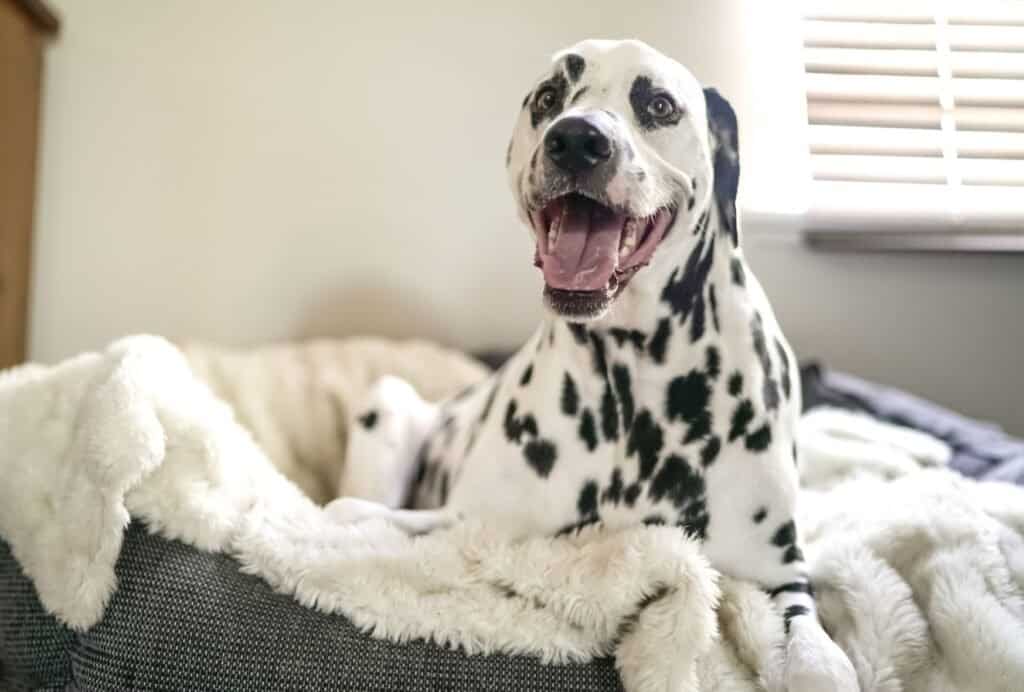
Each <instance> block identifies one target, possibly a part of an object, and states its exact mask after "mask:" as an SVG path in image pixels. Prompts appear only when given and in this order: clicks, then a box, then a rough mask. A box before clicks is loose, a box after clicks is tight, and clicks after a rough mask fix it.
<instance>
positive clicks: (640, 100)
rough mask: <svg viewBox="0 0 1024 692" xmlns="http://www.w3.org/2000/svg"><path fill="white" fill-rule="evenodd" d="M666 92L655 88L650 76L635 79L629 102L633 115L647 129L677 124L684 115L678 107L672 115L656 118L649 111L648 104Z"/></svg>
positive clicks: (630, 89)
mask: <svg viewBox="0 0 1024 692" xmlns="http://www.w3.org/2000/svg"><path fill="white" fill-rule="evenodd" d="M662 93H665V92H663V91H661V90H659V89H656V88H654V84H653V83H652V82H651V78H650V77H646V76H644V75H640V76H639V77H637V78H636V79H634V80H633V86H631V87H630V88H629V103H630V105H631V106H633V115H634V116H635V117H636V121H637V122H638V123H639V124H640V127H642V128H644V129H645V130H653V129H655V128H658V127H666V126H671V125H675V124H676V123H678V122H679V120H680V119H681V118H682V117H683V113H682V111H681V110H680V109H678V108H677V109H676V110H675V111H674V112H673V113H672V114H671V115H670V116H668V117H665V118H655V117H654V116H653V115H651V114H650V113H649V112H648V111H647V105H648V104H649V103H650V102H651V99H653V98H654V97H655V96H658V95H660V94H662Z"/></svg>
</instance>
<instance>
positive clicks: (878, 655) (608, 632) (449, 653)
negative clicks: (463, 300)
mask: <svg viewBox="0 0 1024 692" xmlns="http://www.w3.org/2000/svg"><path fill="white" fill-rule="evenodd" d="M801 425H802V426H803V430H802V439H803V440H804V443H803V447H802V449H801V457H802V459H803V465H802V471H801V472H802V476H803V478H804V482H805V485H806V486H807V488H808V489H807V491H806V492H805V495H804V498H805V500H804V502H803V505H802V508H801V517H800V519H801V522H802V523H801V526H803V527H804V530H805V533H806V542H807V553H808V557H809V559H810V562H811V565H812V578H813V579H814V580H815V583H816V584H817V587H818V598H819V602H820V607H821V614H822V617H823V620H824V621H825V624H826V626H827V627H828V629H829V631H830V633H831V634H832V636H833V637H834V638H835V639H836V641H837V642H838V643H839V644H840V646H842V647H843V648H844V649H845V650H846V651H847V653H848V654H849V655H850V658H851V660H852V661H853V663H854V665H855V667H856V669H857V672H858V676H859V677H860V680H861V684H862V686H863V687H864V688H865V689H885V690H900V689H936V690H939V689H949V690H954V689H964V690H967V689H970V690H1007V691H1008V690H1014V689H1019V687H1020V681H1021V680H1024V595H1022V588H1024V490H1022V489H1020V488H1016V487H1014V486H1012V485H1010V484H1005V483H996V482H985V483H979V482H975V481H972V480H968V479H965V478H963V477H961V476H959V475H957V474H954V473H952V472H950V471H948V470H946V469H944V468H942V466H943V465H944V464H945V462H946V461H947V459H948V456H949V448H948V446H946V445H945V444H943V443H941V442H939V441H938V440H936V439H934V438H932V437H927V436H923V435H921V434H919V433H914V432H912V431H907V430H897V429H895V428H892V427H891V426H888V425H885V424H883V423H880V422H877V421H875V420H872V419H869V418H866V417H861V416H857V415H853V414H850V413H843V412H839V411H836V410H833V409H821V410H819V411H817V412H813V413H812V414H810V415H809V416H808V417H805V419H804V420H803V421H802V423H801ZM0 478H3V479H4V483H3V484H2V485H0V538H2V541H0V546H2V547H0V688H3V689H9V688H13V689H56V688H65V689H68V688H70V689H89V690H121V689H217V690H233V689H239V690H241V689H266V690H275V689H299V688H323V689H341V690H385V689H386V690H392V689H438V690H441V689H451V690H461V689H465V690H470V689H473V690H477V689H529V690H545V689H550V690H574V689H579V690H616V689H625V690H627V691H630V692H631V691H633V690H673V691H674V690H696V689H701V690H757V689H763V688H765V687H767V688H769V689H773V688H777V687H778V685H779V670H780V660H781V649H780V647H781V645H782V642H783V635H782V622H781V617H780V616H779V614H778V613H776V612H774V611H773V609H772V606H771V604H770V602H769V601H768V599H767V597H766V596H765V595H764V594H763V593H761V591H760V590H759V589H758V588H756V587H754V586H753V585H751V584H745V583H742V582H737V581H734V580H731V579H728V578H725V577H721V576H719V575H716V574H715V573H714V572H712V571H711V570H710V568H709V567H708V565H707V564H706V562H705V561H704V560H703V559H702V557H701V555H700V552H699V550H698V549H697V546H696V545H694V544H692V543H691V542H689V541H688V540H687V539H686V538H685V537H684V536H682V535H681V534H680V533H679V532H677V531H675V530H673V529H671V528H668V527H638V528H636V529H631V530H627V531H619V532H610V531H608V532H606V531H603V530H601V529H600V528H591V529H588V530H585V531H582V532H581V533H580V534H579V535H576V536H568V537H564V538H560V539H531V540H526V541H520V542H515V543H508V542H504V541H503V540H502V539H501V538H500V534H499V533H498V532H496V531H495V530H494V529H493V527H488V526H486V525H483V524H479V523H476V522H466V523H464V524H461V525H459V526H457V527H455V528H454V529H451V530H449V531H445V532H439V533H437V534H431V535H429V536H424V537H418V538H412V537H408V536H405V535H404V534H401V533H400V532H398V531H397V530H395V529H394V528H393V527H390V526H388V525H386V524H384V523H382V522H379V521H368V522H363V523H360V524H357V525H352V526H339V525H337V524H335V523H333V522H332V521H331V520H330V517H329V516H328V514H327V513H325V512H324V511H323V510H322V509H321V508H320V507H319V506H318V505H317V504H315V503H314V502H312V501H311V500H310V499H309V497H308V496H307V495H306V494H304V493H302V492H300V491H299V489H298V488H297V487H296V486H295V485H293V484H292V483H291V482H290V481H289V480H288V479H287V478H285V477H284V476H283V475H282V474H281V473H279V472H278V470H277V469H276V468H275V467H274V465H273V464H272V463H271V462H270V461H269V459H268V458H267V455H266V454H265V453H264V451H263V450H262V449H261V448H260V447H259V446H258V445H257V444H256V443H255V442H254V440H253V437H252V435H251V434H250V433H249V432H248V431H247V430H246V429H245V428H243V427H242V426H241V425H239V423H238V422H237V420H236V418H235V416H234V413H233V411H232V410H231V408H230V407H228V406H227V405H226V404H224V403H223V401H221V400H220V399H218V398H217V397H215V396H214V395H213V393H212V392H211V390H210V388H209V387H208V386H207V385H206V384H204V383H203V382H201V381H200V380H199V379H197V378H196V376H195V374H194V372H193V370H192V369H191V368H190V367H189V364H188V361H187V360H186V359H185V358H184V357H183V355H182V353H181V351H179V350H178V349H176V348H174V347H172V346H171V345H170V344H168V343H166V342H164V341H162V340H159V339H155V338H151V337H136V338H132V339H129V340H125V341H122V342H118V343H116V344H114V345H112V346H111V347H110V348H108V349H107V350H106V351H104V352H102V353H97V354H87V355H84V356H81V357H79V358H76V359H73V360H71V361H69V362H66V363H63V364H61V365H59V366H56V367H54V368H42V367H38V366H24V367H22V368H18V369H15V370H13V371H10V372H8V373H6V374H3V375H0Z"/></svg>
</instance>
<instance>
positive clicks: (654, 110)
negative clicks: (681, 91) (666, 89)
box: [647, 94, 676, 118]
mask: <svg viewBox="0 0 1024 692" xmlns="http://www.w3.org/2000/svg"><path fill="white" fill-rule="evenodd" d="M647 112H648V113H650V114H651V115H653V116H654V117H655V118H667V117H669V116H671V115H673V114H674V113H675V112H676V104H675V103H674V102H673V101H672V99H671V98H669V97H668V96H665V95H664V94H662V95H660V96H655V97H654V98H652V99H651V101H650V103H648V104H647Z"/></svg>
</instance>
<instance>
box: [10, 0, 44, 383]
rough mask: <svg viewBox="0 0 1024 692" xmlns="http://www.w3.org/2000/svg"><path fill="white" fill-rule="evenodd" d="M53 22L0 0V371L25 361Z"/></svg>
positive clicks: (17, 0) (33, 4) (14, 1)
mask: <svg viewBox="0 0 1024 692" xmlns="http://www.w3.org/2000/svg"><path fill="white" fill-rule="evenodd" d="M57 27H58V22H57V18H56V17H55V16H54V15H53V13H52V12H50V11H49V10H48V9H47V8H46V7H45V6H44V5H43V4H42V3H41V2H39V1H38V0H0V368H5V367H8V366H10V365H16V364H18V363H21V362H22V361H24V360H25V344H26V337H27V331H28V330H27V323H28V289H29V268H30V264H31V252H32V211H33V207H34V205H35V180H36V149H37V143H38V139H39V101H40V86H41V83H42V76H43V75H42V66H43V48H44V47H45V44H46V40H47V38H48V37H50V36H53V35H55V34H56V32H57Z"/></svg>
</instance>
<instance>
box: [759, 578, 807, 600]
mask: <svg viewBox="0 0 1024 692" xmlns="http://www.w3.org/2000/svg"><path fill="white" fill-rule="evenodd" d="M784 593H805V594H807V595H808V596H813V595H814V588H813V587H812V586H811V583H810V582H809V581H791V582H789V583H787V584H783V585H782V586H776V587H775V588H774V589H772V590H771V591H769V592H768V595H769V596H770V597H771V598H775V597H776V596H778V595H779V594H784Z"/></svg>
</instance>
